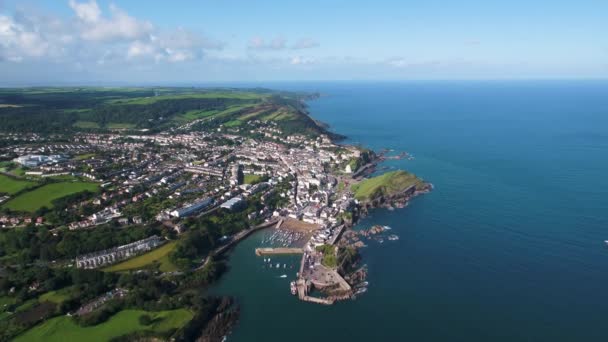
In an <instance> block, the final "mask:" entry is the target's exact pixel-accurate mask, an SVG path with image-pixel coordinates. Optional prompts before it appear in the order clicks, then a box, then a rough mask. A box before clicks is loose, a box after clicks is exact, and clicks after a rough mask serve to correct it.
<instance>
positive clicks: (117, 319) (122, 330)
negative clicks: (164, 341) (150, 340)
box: [15, 309, 192, 342]
mask: <svg viewBox="0 0 608 342" xmlns="http://www.w3.org/2000/svg"><path fill="white" fill-rule="evenodd" d="M145 314H147V315H149V316H150V317H151V318H152V320H153V323H152V324H150V325H148V326H145V325H142V324H140V323H139V317H140V316H142V315H145ZM191 319H192V313H191V312H190V311H188V310H185V309H178V310H171V311H159V312H150V311H143V310H123V311H120V312H119V313H117V314H116V315H114V316H112V317H111V318H110V319H109V320H107V321H106V322H104V323H101V324H98V325H95V326H90V327H81V326H79V325H77V324H76V323H74V321H73V320H72V318H71V317H68V316H61V317H55V318H53V319H50V320H48V321H46V322H44V323H42V324H39V325H37V326H35V327H34V328H32V329H30V330H28V331H26V332H25V333H24V334H21V335H19V336H17V338H15V341H24V342H29V341H45V342H54V341H57V342H65V341H87V342H96V341H108V340H110V339H112V338H115V337H119V336H123V335H126V334H130V333H134V332H137V331H153V332H157V333H162V332H166V331H169V330H171V329H179V328H181V327H182V326H184V325H185V324H186V323H187V322H188V321H190V320H191Z"/></svg>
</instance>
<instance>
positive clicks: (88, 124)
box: [74, 121, 99, 128]
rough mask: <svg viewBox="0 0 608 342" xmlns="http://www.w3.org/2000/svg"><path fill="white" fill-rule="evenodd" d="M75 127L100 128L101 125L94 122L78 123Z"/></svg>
mask: <svg viewBox="0 0 608 342" xmlns="http://www.w3.org/2000/svg"><path fill="white" fill-rule="evenodd" d="M74 127H78V128H99V124H98V123H97V122H93V121H76V122H75V123H74Z"/></svg>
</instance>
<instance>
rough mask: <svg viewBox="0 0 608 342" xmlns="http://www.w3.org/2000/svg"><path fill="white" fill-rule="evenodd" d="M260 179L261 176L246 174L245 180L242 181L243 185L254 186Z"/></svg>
mask: <svg viewBox="0 0 608 342" xmlns="http://www.w3.org/2000/svg"><path fill="white" fill-rule="evenodd" d="M261 179H262V177H261V176H258V175H253V174H246V175H245V178H244V180H243V183H245V184H254V183H257V182H259V181H260V180H261Z"/></svg>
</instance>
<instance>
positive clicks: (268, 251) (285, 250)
mask: <svg viewBox="0 0 608 342" xmlns="http://www.w3.org/2000/svg"><path fill="white" fill-rule="evenodd" d="M303 253H304V250H303V249H302V248H290V247H278V248H256V249H255V255H257V256H263V255H281V254H303Z"/></svg>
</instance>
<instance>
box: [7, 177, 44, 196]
mask: <svg viewBox="0 0 608 342" xmlns="http://www.w3.org/2000/svg"><path fill="white" fill-rule="evenodd" d="M35 185H36V183H35V182H31V181H28V180H21V179H16V178H13V177H9V176H6V175H2V174H0V193H6V194H9V195H12V194H15V193H18V192H20V191H22V190H24V189H27V188H31V187H33V186H35Z"/></svg>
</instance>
